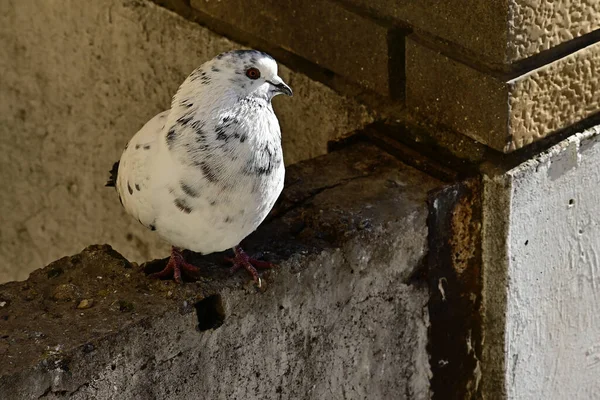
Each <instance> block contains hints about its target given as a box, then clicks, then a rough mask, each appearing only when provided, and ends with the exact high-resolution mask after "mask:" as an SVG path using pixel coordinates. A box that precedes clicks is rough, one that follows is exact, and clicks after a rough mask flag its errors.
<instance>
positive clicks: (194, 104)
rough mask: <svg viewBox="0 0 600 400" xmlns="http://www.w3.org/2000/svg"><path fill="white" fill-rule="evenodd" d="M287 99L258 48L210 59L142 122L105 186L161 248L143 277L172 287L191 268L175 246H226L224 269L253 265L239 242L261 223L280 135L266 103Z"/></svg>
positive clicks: (272, 190) (273, 184) (271, 198)
mask: <svg viewBox="0 0 600 400" xmlns="http://www.w3.org/2000/svg"><path fill="white" fill-rule="evenodd" d="M279 94H285V95H288V96H292V89H291V88H290V87H289V86H288V85H287V84H286V83H285V82H284V81H283V80H282V79H281V78H280V77H279V76H278V74H277V63H276V61H275V60H274V59H273V58H272V57H271V56H269V55H268V54H266V53H264V52H261V51H258V50H235V51H229V52H225V53H222V54H219V55H218V56H216V57H215V58H213V59H212V60H210V61H207V62H205V63H204V64H202V65H201V66H200V67H199V68H197V69H196V70H194V71H193V72H192V73H191V74H190V75H189V76H188V77H187V78H186V79H185V81H184V82H183V83H182V84H181V86H180V87H179V89H178V90H177V93H176V94H175V95H174V96H173V99H172V102H171V108H170V109H169V110H166V111H163V112H161V113H159V114H158V115H156V116H155V117H154V118H152V119H151V120H150V121H148V122H147V123H146V124H145V125H144V126H143V127H142V128H141V129H140V130H139V131H138V132H137V133H136V134H135V135H134V136H133V138H132V139H131V140H130V141H129V143H128V144H127V145H126V146H125V150H124V151H123V154H122V156H121V159H120V160H119V161H118V162H117V163H115V165H114V166H113V169H112V171H111V178H110V179H109V181H108V182H107V184H106V186H114V187H115V188H116V191H117V193H118V195H119V199H120V201H121V204H122V205H123V207H124V208H125V210H126V212H127V213H128V214H130V215H131V216H133V217H134V218H136V219H137V220H138V221H139V222H140V223H141V224H142V225H144V226H145V227H147V228H148V229H150V230H152V231H155V232H156V233H157V234H158V235H159V236H160V237H161V238H162V239H163V240H165V241H167V242H168V243H169V244H171V246H172V248H171V256H170V258H169V261H168V263H167V265H166V267H165V268H164V269H163V270H162V271H160V272H157V273H155V274H152V276H154V277H156V278H172V279H173V280H174V281H175V282H177V283H181V282H182V274H183V275H187V276H188V277H189V276H190V275H191V276H194V275H196V274H197V272H198V267H196V266H194V265H192V264H190V263H188V262H186V261H185V259H184V256H183V250H184V249H187V250H191V251H194V252H197V253H201V254H210V253H214V252H221V251H225V250H228V249H233V254H234V257H233V258H228V259H227V260H228V261H230V262H231V263H232V264H233V267H232V269H231V270H232V272H235V271H236V270H238V269H240V268H245V269H246V270H247V271H248V272H249V273H250V275H251V276H252V278H253V280H254V281H255V282H256V284H257V286H258V287H260V286H261V280H260V277H259V274H258V272H257V268H269V267H271V266H272V265H271V264H270V263H268V262H265V261H260V260H255V259H253V258H250V257H249V256H248V255H247V254H246V253H245V252H244V251H243V250H242V248H241V247H240V246H239V244H240V242H241V241H242V240H243V239H244V238H245V237H247V236H248V235H249V234H250V233H252V232H253V231H255V230H256V228H257V227H258V226H259V225H260V224H261V222H262V221H263V220H264V219H265V217H266V216H267V214H268V213H269V212H270V210H271V209H272V207H273V205H274V204H275V201H276V200H277V198H278V197H279V195H280V193H281V190H282V189H283V181H284V175H285V168H284V164H283V153H282V148H281V130H280V127H279V121H278V119H277V116H276V115H275V112H274V111H273V107H272V105H271V99H272V98H273V97H275V96H277V95H279Z"/></svg>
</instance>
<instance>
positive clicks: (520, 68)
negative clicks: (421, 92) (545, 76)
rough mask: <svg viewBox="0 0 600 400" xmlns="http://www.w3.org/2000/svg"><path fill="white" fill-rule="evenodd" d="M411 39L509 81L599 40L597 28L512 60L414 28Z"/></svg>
mask: <svg viewBox="0 0 600 400" xmlns="http://www.w3.org/2000/svg"><path fill="white" fill-rule="evenodd" d="M414 32H415V33H414V34H413V35H412V36H411V40H413V41H415V42H417V43H419V44H420V45H422V46H424V47H427V48H429V49H432V50H435V51H437V52H439V53H440V54H442V55H444V56H446V57H448V58H449V59H451V60H454V61H456V62H459V63H461V64H464V65H466V66H468V67H470V68H472V69H474V70H476V71H479V72H482V73H485V74H488V75H491V76H494V77H496V78H497V79H499V80H501V81H509V80H511V79H515V78H517V77H519V76H521V75H524V74H526V73H528V72H531V71H533V70H535V69H538V68H541V67H543V66H545V65H548V64H550V63H552V62H554V61H557V60H560V59H561V58H564V57H566V56H568V55H569V54H573V53H575V52H577V51H579V50H581V49H583V48H586V47H588V46H590V45H592V44H594V43H598V42H600V29H598V30H595V31H593V32H590V33H588V34H586V35H583V36H580V37H577V38H575V39H571V40H569V41H568V42H565V43H561V44H559V45H556V46H554V47H552V48H550V49H548V50H544V51H542V52H540V53H538V54H535V55H532V56H530V57H528V58H525V59H523V60H519V61H515V62H512V63H503V64H500V63H490V62H487V63H486V60H485V58H483V57H482V56H481V55H480V54H477V53H475V52H473V51H471V50H468V49H466V48H464V47H462V46H460V45H457V44H456V43H452V42H450V41H447V40H444V39H441V38H439V37H435V36H432V35H431V34H429V33H427V32H424V31H420V30H417V29H415V31H414Z"/></svg>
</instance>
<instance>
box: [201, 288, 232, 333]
mask: <svg viewBox="0 0 600 400" xmlns="http://www.w3.org/2000/svg"><path fill="white" fill-rule="evenodd" d="M194 308H195V309H196V317H197V318H198V327H197V328H198V331H200V332H204V331H207V330H209V329H217V328H219V327H220V326H221V325H223V322H224V321H225V307H224V306H223V298H222V297H221V295H220V294H214V295H212V296H208V297H206V298H204V299H202V300H200V301H199V302H197V303H196V304H194Z"/></svg>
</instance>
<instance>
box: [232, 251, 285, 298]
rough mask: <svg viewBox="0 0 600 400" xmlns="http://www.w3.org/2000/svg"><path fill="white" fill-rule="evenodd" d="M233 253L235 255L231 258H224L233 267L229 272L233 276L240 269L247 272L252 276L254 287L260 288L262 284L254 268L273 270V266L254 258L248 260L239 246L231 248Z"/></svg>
mask: <svg viewBox="0 0 600 400" xmlns="http://www.w3.org/2000/svg"><path fill="white" fill-rule="evenodd" d="M233 253H234V254H235V256H234V257H233V258H230V257H226V258H225V259H226V260H227V261H229V262H230V263H232V264H233V267H231V269H230V270H229V272H230V273H232V274H233V273H235V272H236V271H237V270H239V269H241V268H244V269H246V271H248V272H249V273H250V275H252V278H253V279H254V282H256V285H257V286H258V287H259V288H260V287H261V286H262V283H261V280H260V277H259V276H258V271H257V270H256V268H261V269H266V268H273V266H274V265H273V264H271V263H270V262H267V261H261V260H255V259H254V258H250V257H249V256H248V254H246V253H245V252H244V250H242V248H241V247H240V246H235V247H234V248H233Z"/></svg>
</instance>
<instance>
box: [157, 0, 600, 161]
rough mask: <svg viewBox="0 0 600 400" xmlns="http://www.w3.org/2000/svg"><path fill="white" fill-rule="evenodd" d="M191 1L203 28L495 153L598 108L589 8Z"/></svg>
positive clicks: (598, 22) (599, 35)
mask: <svg viewBox="0 0 600 400" xmlns="http://www.w3.org/2000/svg"><path fill="white" fill-rule="evenodd" d="M162 3H168V4H172V3H177V0H172V1H166V0H163V1H162ZM190 5H191V9H192V13H193V12H194V11H195V12H196V14H195V15H196V17H197V18H199V19H200V20H203V21H206V23H208V24H209V25H210V24H215V20H216V21H220V22H223V23H227V24H231V25H233V26H235V28H236V29H239V30H240V31H241V32H242V33H241V35H242V36H243V35H244V33H247V34H248V35H250V36H252V37H254V36H255V37H258V38H260V39H261V40H263V41H266V42H267V43H269V44H271V45H272V46H275V47H280V48H281V49H284V50H285V51H288V52H291V53H293V54H295V55H297V56H299V57H302V58H303V59H305V60H308V61H309V62H311V63H314V64H315V65H318V66H319V67H322V68H323V69H326V70H328V71H331V72H333V73H335V74H338V75H340V76H341V77H343V78H344V79H346V80H349V81H351V82H353V83H356V84H358V85H359V86H361V87H363V88H365V89H368V90H373V91H375V92H377V93H378V94H380V95H383V96H390V97H392V98H396V99H398V97H400V98H402V97H403V95H405V96H406V105H407V106H408V108H409V111H410V112H411V113H413V114H414V115H415V116H416V117H417V118H418V119H420V120H423V121H426V122H433V123H435V124H439V125H442V126H445V127H447V128H449V129H452V130H455V131H458V132H460V133H462V134H465V135H467V136H469V137H470V138H472V139H475V140H477V141H479V142H481V143H483V144H485V145H487V146H490V147H492V148H494V149H496V150H498V151H500V152H505V153H507V152H512V151H514V150H517V149H520V148H522V147H525V146H527V145H528V144H531V143H533V142H536V141H538V140H540V139H542V138H544V137H547V136H548V135H551V134H553V133H555V132H557V131H560V130H561V129H564V128H567V127H569V126H571V125H573V124H574V123H577V122H579V121H581V120H584V119H586V118H588V117H591V116H593V115H594V114H596V113H597V112H598V111H600V90H599V89H600V88H599V86H600V83H599V81H598V76H600V59H599V58H598V54H599V51H600V47H599V46H600V44H597V43H596V42H597V41H598V40H599V39H600V5H599V4H598V3H597V2H595V1H592V0H574V1H570V0H561V1H539V2H535V3H532V2H528V1H525V0H492V1H476V2H473V1H463V0H444V1H402V2H398V1H391V0H383V1H365V0H318V1H308V0H307V1H288V2H285V1H284V2H279V1H268V0H254V1H252V2H251V3H248V2H242V1H238V2H234V3H232V2H222V1H210V0H192V1H191V2H190ZM404 62H405V65H404ZM398 95H399V96H398ZM380 111H381V107H380Z"/></svg>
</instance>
